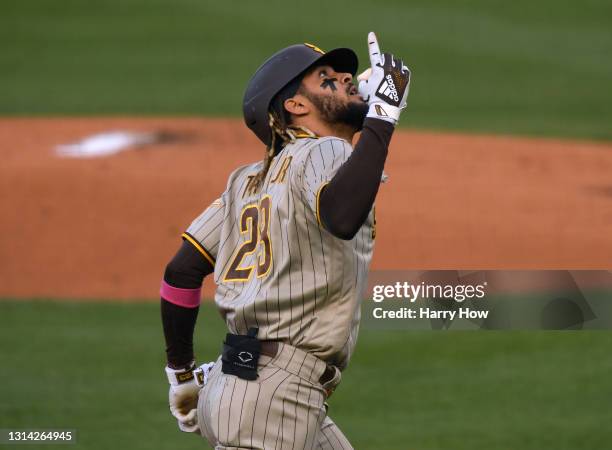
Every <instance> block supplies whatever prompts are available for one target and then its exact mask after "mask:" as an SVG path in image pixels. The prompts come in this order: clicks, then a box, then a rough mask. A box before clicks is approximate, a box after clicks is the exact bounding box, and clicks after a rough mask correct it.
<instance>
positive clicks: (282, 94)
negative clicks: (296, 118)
mask: <svg viewBox="0 0 612 450" xmlns="http://www.w3.org/2000/svg"><path fill="white" fill-rule="evenodd" d="M303 77H304V74H303V73H302V74H300V75H298V76H297V77H295V78H294V79H293V80H291V81H290V82H289V83H288V84H287V85H286V86H285V87H283V88H282V89H281V90H280V91H279V92H278V93H277V94H276V95H275V96H274V97H273V98H272V100H271V101H270V107H269V109H268V119H269V122H268V125H269V126H270V133H271V136H272V137H271V139H270V144H269V145H268V146H267V147H266V153H265V156H264V160H263V167H262V168H261V170H260V171H259V172H258V173H257V175H255V176H254V177H253V178H252V179H251V180H250V181H249V183H248V187H247V191H248V192H249V193H253V192H257V191H258V190H259V189H260V188H261V187H262V185H263V182H264V180H265V179H266V175H267V174H268V171H269V170H270V166H271V165H272V160H273V159H274V157H275V156H276V155H277V154H278V153H279V152H280V151H281V150H282V149H283V147H284V146H285V145H287V144H288V143H290V142H293V141H294V140H295V134H294V133H293V132H292V130H291V128H299V129H301V130H302V131H305V132H306V133H308V134H310V135H312V136H314V133H312V132H311V131H310V130H307V129H305V128H303V127H292V124H291V122H292V119H291V113H290V112H289V111H287V109H285V100H287V99H289V98H291V97H293V96H294V95H295V94H297V93H299V92H300V88H301V84H302V78H303Z"/></svg>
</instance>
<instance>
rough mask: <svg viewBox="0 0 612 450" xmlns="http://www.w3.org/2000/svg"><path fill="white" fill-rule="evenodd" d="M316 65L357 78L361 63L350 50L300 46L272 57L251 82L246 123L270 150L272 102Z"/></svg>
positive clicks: (246, 98) (245, 104)
mask: <svg viewBox="0 0 612 450" xmlns="http://www.w3.org/2000/svg"><path fill="white" fill-rule="evenodd" d="M314 64H317V65H324V64H329V65H330V66H331V67H333V69H334V70H335V71H336V72H348V73H351V74H352V75H355V74H356V73H357V67H358V66H359V60H358V59H357V55H356V54H355V52H354V51H353V50H351V49H350V48H336V49H334V50H331V51H329V52H327V53H325V52H324V51H323V50H321V49H320V48H318V47H316V46H314V45H312V44H297V45H292V46H290V47H287V48H284V49H282V50H281V51H279V52H277V53H275V54H274V55H272V56H271V57H270V58H268V59H267V60H266V61H265V62H264V63H263V64H262V65H261V66H260V67H259V69H257V71H256V72H255V74H254V75H253V76H252V77H251V79H250V80H249V84H248V85H247V88H246V92H245V93H244V99H243V101H242V112H243V114H244V121H245V123H246V125H247V127H249V128H250V129H251V130H252V131H253V133H255V135H256V136H257V137H258V138H259V140H261V141H262V142H263V143H264V144H266V145H267V146H268V145H270V142H271V139H272V133H271V130H270V126H269V118H268V110H269V108H270V102H271V101H272V99H273V98H274V96H275V95H276V94H277V93H278V92H279V91H280V90H282V89H283V88H284V87H285V86H286V85H287V84H289V83H290V82H291V81H292V80H293V79H295V78H296V77H298V76H299V75H301V74H302V73H303V72H304V71H306V70H307V69H308V68H309V67H311V66H312V65H314Z"/></svg>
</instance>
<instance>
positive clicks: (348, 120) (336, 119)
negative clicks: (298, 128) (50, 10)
mask: <svg viewBox="0 0 612 450" xmlns="http://www.w3.org/2000/svg"><path fill="white" fill-rule="evenodd" d="M303 94H304V95H305V96H306V97H307V98H308V99H309V100H310V101H311V102H312V103H313V104H314V105H315V106H316V107H317V109H318V110H319V113H320V114H321V117H322V119H323V120H325V121H326V122H327V123H330V124H338V125H345V126H348V127H350V128H351V129H353V130H355V131H361V129H362V128H363V121H364V120H365V118H366V115H367V114H368V104H367V103H366V102H353V101H348V102H346V103H344V104H342V103H339V102H338V101H337V100H336V99H335V98H333V97H330V96H328V95H318V94H313V93H311V92H304V93H303Z"/></svg>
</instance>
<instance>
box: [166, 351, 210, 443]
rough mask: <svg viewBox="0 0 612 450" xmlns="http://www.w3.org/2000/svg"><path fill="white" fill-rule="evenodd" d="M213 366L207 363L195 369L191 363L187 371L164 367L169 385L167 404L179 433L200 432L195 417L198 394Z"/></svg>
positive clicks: (193, 363)
mask: <svg viewBox="0 0 612 450" xmlns="http://www.w3.org/2000/svg"><path fill="white" fill-rule="evenodd" d="M213 365H214V363H207V364H202V365H201V366H200V367H198V368H195V362H192V363H191V364H190V366H189V368H187V369H178V370H176V369H171V368H170V367H166V375H167V376H168V382H169V383H170V389H169V391H168V404H169V406H170V412H171V413H172V415H173V416H174V417H175V418H176V420H177V422H178V427H179V429H180V430H181V431H184V432H186V433H199V431H200V427H199V425H198V417H197V407H198V394H199V392H200V389H202V387H203V386H204V385H205V384H206V382H207V381H208V374H209V372H210V370H211V369H212V366H213Z"/></svg>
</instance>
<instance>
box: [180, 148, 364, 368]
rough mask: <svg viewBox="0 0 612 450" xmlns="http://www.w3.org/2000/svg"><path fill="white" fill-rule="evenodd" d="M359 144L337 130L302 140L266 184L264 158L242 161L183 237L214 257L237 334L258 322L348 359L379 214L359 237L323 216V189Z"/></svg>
mask: <svg viewBox="0 0 612 450" xmlns="http://www.w3.org/2000/svg"><path fill="white" fill-rule="evenodd" d="M351 151H352V148H351V146H350V144H349V143H347V142H346V141H344V140H342V139H339V138H335V137H325V138H302V139H297V140H296V141H294V142H293V143H290V144H288V145H286V146H285V147H284V148H283V150H282V151H281V152H280V153H279V154H278V155H277V156H276V157H275V158H274V159H273V161H272V164H271V166H270V169H269V171H268V173H267V176H266V178H265V181H264V183H263V185H262V187H261V189H260V190H258V191H257V192H253V190H252V189H249V188H250V187H252V180H253V177H254V176H255V175H256V174H257V173H258V172H259V171H260V169H261V167H262V164H263V163H262V162H259V163H256V164H251V165H248V166H244V167H241V168H239V169H237V170H236V171H234V172H233V173H232V174H231V176H230V177H229V180H228V183H227V188H226V190H225V192H224V193H223V194H222V195H221V197H220V198H219V199H218V200H216V201H214V202H213V203H212V204H211V205H210V206H209V207H208V208H207V209H206V210H205V211H204V212H203V213H202V214H201V215H200V216H199V217H198V218H197V219H195V220H194V221H193V223H192V224H191V225H190V226H189V228H188V229H187V231H186V232H185V233H184V234H183V237H184V238H185V239H187V240H189V241H190V242H191V243H192V244H193V245H195V246H196V247H197V248H198V249H199V250H200V251H201V252H202V254H203V255H204V256H205V257H206V258H207V259H209V261H210V262H211V263H213V264H214V267H215V272H214V278H215V282H216V284H217V290H216V293H215V302H216V304H217V307H218V308H219V310H220V311H221V313H222V316H223V317H224V319H225V321H226V323H227V326H228V328H229V330H230V331H231V332H232V333H239V334H245V333H246V332H247V330H248V329H249V328H251V327H258V328H259V333H258V337H259V339H262V340H281V341H284V342H287V343H289V344H291V345H294V346H296V347H298V348H300V349H302V350H305V351H308V352H311V353H313V354H314V355H316V356H318V357H320V358H321V359H323V360H325V361H327V362H328V363H330V364H334V365H336V366H338V367H340V368H344V367H346V365H347V363H348V361H349V359H350V356H351V354H352V351H353V349H354V346H355V342H356V339H357V333H358V328H359V320H360V303H361V299H362V297H363V295H364V293H365V289H366V281H367V280H366V278H367V272H368V267H369V264H370V260H371V257H372V251H373V246H374V233H375V230H374V226H375V223H374V214H373V211H371V212H370V214H369V215H368V218H367V220H366V222H365V223H364V224H363V225H362V227H361V228H360V230H359V231H358V233H357V235H356V236H355V237H354V238H353V239H352V240H350V241H345V240H341V239H338V238H336V237H334V236H333V235H332V234H331V233H329V232H328V231H327V230H326V229H325V228H324V227H323V226H322V225H321V221H320V217H319V209H318V203H319V194H320V193H321V189H322V188H323V187H324V186H325V185H326V184H327V183H328V182H329V181H330V180H331V179H332V177H333V176H334V174H335V173H336V172H337V171H338V169H339V168H340V166H341V165H342V164H343V163H344V162H345V161H346V159H347V158H348V157H349V155H350V152H351Z"/></svg>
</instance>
